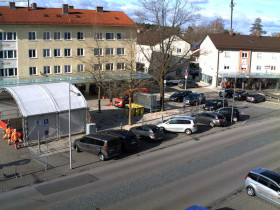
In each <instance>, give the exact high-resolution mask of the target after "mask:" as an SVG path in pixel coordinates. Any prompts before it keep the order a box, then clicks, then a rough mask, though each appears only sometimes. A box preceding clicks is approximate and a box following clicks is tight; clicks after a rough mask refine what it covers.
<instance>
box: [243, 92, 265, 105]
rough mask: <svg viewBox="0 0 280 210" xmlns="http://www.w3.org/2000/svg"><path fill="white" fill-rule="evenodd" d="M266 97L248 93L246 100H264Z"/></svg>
mask: <svg viewBox="0 0 280 210" xmlns="http://www.w3.org/2000/svg"><path fill="white" fill-rule="evenodd" d="M265 100H266V99H265V97H264V96H263V95H260V94H249V95H247V98H246V101H247V102H252V103H258V102H264V101H265Z"/></svg>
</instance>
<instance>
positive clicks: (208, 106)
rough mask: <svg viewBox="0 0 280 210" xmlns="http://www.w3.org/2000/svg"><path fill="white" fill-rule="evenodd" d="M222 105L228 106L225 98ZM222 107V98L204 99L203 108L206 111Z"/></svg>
mask: <svg viewBox="0 0 280 210" xmlns="http://www.w3.org/2000/svg"><path fill="white" fill-rule="evenodd" d="M224 106H225V107H227V106H228V101H227V100H226V99H225V100H224ZM221 107H223V100H222V99H212V100H209V101H206V102H205V104H204V106H203V109H205V110H207V111H214V110H217V109H219V108H221Z"/></svg>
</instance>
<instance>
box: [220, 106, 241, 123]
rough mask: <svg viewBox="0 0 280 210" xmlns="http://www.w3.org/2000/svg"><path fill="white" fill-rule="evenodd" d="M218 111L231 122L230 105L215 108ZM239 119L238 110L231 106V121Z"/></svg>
mask: <svg viewBox="0 0 280 210" xmlns="http://www.w3.org/2000/svg"><path fill="white" fill-rule="evenodd" d="M216 112H218V113H220V114H222V115H224V116H225V118H226V119H227V121H229V122H231V114H232V107H223V108H220V109H217V111H216ZM239 120H240V112H239V110H238V109H237V108H233V115H232V121H233V122H237V121H239Z"/></svg>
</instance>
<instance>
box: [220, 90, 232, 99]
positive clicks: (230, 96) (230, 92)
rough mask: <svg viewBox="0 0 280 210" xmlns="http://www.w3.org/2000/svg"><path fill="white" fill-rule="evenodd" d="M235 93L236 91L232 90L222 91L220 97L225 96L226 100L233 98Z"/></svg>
mask: <svg viewBox="0 0 280 210" xmlns="http://www.w3.org/2000/svg"><path fill="white" fill-rule="evenodd" d="M233 93H234V91H233V90H232V89H225V90H221V91H220V92H219V96H220V97H223V94H224V97H225V98H232V96H233Z"/></svg>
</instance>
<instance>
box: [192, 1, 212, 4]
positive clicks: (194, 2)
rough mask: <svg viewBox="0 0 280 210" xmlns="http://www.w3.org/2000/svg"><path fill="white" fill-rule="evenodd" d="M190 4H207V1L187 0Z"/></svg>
mask: <svg viewBox="0 0 280 210" xmlns="http://www.w3.org/2000/svg"><path fill="white" fill-rule="evenodd" d="M187 2H189V3H191V4H208V3H209V0H187Z"/></svg>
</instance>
